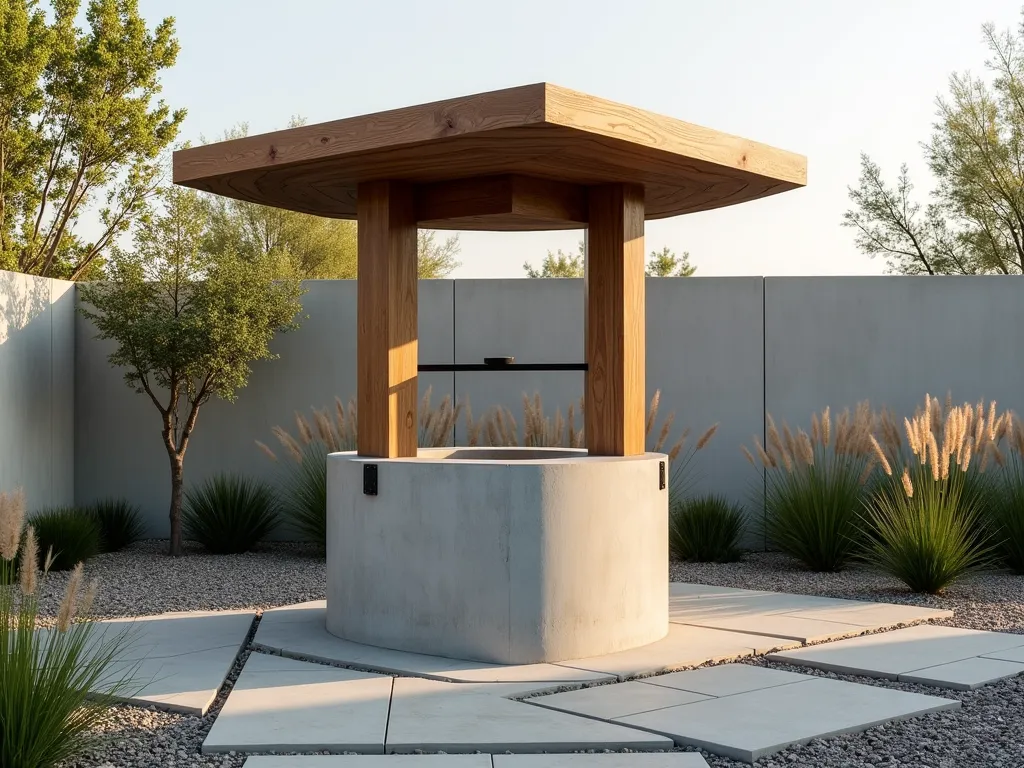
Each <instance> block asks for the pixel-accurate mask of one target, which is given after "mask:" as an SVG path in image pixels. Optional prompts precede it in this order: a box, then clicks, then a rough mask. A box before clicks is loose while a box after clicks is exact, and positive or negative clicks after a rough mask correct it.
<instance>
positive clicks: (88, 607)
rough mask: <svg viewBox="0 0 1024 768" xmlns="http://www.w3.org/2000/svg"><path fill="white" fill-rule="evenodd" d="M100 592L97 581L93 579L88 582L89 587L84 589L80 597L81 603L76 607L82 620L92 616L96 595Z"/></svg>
mask: <svg viewBox="0 0 1024 768" xmlns="http://www.w3.org/2000/svg"><path fill="white" fill-rule="evenodd" d="M99 591H100V582H99V580H98V579H93V580H92V581H90V582H89V586H88V587H86V589H85V594H84V595H83V596H82V601H81V603H79V605H78V615H79V616H80V617H82V618H86V617H88V616H90V615H91V614H92V608H93V606H94V605H95V604H96V595H98V594H99Z"/></svg>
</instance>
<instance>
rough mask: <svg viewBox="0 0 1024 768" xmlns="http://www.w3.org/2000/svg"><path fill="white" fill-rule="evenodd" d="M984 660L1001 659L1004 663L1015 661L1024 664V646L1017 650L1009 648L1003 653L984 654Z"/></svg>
mask: <svg viewBox="0 0 1024 768" xmlns="http://www.w3.org/2000/svg"><path fill="white" fill-rule="evenodd" d="M982 658H985V659H1001V660H1002V661H1015V662H1017V663H1018V664H1024V645H1021V646H1018V647H1017V648H1007V649H1005V650H1002V651H993V652H992V653H983V654H982Z"/></svg>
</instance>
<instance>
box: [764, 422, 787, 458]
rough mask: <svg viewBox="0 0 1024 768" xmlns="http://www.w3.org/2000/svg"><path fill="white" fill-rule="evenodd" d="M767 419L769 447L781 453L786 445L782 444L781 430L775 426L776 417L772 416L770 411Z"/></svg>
mask: <svg viewBox="0 0 1024 768" xmlns="http://www.w3.org/2000/svg"><path fill="white" fill-rule="evenodd" d="M765 421H766V423H767V426H768V428H767V431H766V434H767V435H768V447H770V448H774V449H775V450H776V451H778V452H779V453H780V454H781V453H784V452H785V450H786V447H785V445H783V444H782V438H781V437H779V430H778V428H777V427H776V426H775V419H773V418H772V415H771V414H770V413H766V414H765Z"/></svg>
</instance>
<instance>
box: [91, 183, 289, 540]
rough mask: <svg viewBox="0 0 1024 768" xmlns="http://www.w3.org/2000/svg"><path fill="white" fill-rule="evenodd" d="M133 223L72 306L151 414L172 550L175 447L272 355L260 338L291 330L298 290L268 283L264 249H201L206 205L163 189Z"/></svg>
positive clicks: (181, 454) (177, 521) (177, 474)
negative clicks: (128, 237)
mask: <svg viewBox="0 0 1024 768" xmlns="http://www.w3.org/2000/svg"><path fill="white" fill-rule="evenodd" d="M162 198H163V200H162V202H163V207H162V210H161V211H160V212H158V213H156V214H155V215H153V216H150V217H147V218H146V219H145V220H143V221H142V222H141V223H140V224H139V226H138V227H137V229H136V232H135V248H134V250H133V251H131V252H126V251H122V250H120V249H115V250H114V252H113V256H112V258H111V261H110V264H109V266H108V279H107V280H106V281H103V282H96V283H85V284H82V285H81V286H80V288H81V292H82V298H83V300H84V301H83V306H82V308H81V312H82V314H83V315H85V316H86V317H88V318H89V319H90V320H92V322H93V323H94V324H95V326H96V329H97V331H98V333H97V338H100V339H109V340H112V341H114V342H116V343H117V349H116V350H115V351H114V352H112V353H111V354H110V356H109V358H108V359H109V361H110V364H111V365H114V366H120V367H123V368H124V380H125V382H126V383H127V384H128V386H130V387H132V388H133V389H134V390H135V391H136V392H139V393H140V394H145V395H146V396H148V397H149V399H150V400H151V401H152V403H153V405H154V406H156V409H157V410H158V411H159V412H160V423H161V437H162V440H163V444H164V448H165V449H166V451H167V457H168V460H169V462H170V467H171V506H170V522H171V541H170V554H171V555H180V554H181V500H182V481H183V467H184V460H185V451H186V449H187V448H188V443H189V439H190V438H191V436H192V434H193V431H194V430H195V426H196V419H197V418H198V416H199V409H200V408H201V407H202V406H203V404H204V403H206V402H207V401H208V400H209V399H210V398H211V397H214V396H216V397H219V398H221V399H223V400H228V401H232V400H234V399H235V396H236V394H237V392H238V390H239V389H241V388H242V387H244V386H245V385H246V383H247V382H248V379H249V374H250V372H251V369H250V364H251V363H252V362H253V361H255V360H267V359H272V358H274V357H276V355H274V354H272V353H271V351H270V341H271V339H273V337H274V334H275V333H277V332H279V331H288V330H291V329H294V328H296V327H297V324H296V322H295V319H296V315H297V314H298V313H299V311H300V309H301V305H300V303H299V297H300V295H301V290H300V287H299V284H298V283H297V282H295V281H274V280H272V276H273V273H274V263H273V260H272V259H271V258H270V257H269V256H259V255H257V256H249V257H247V258H242V257H240V256H238V255H237V254H235V253H234V252H231V251H226V252H214V253H211V252H210V251H209V249H208V248H207V247H206V244H208V243H209V238H208V237H207V234H208V224H209V213H210V208H209V203H208V202H207V201H206V200H205V199H204V198H203V197H201V196H200V195H199V194H198V193H196V192H194V191H192V190H185V189H181V188H178V187H171V188H169V189H167V190H165V191H164V192H163V193H162Z"/></svg>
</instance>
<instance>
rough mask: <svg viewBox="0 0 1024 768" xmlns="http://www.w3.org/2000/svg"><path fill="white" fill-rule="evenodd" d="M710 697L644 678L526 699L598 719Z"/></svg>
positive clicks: (538, 704) (635, 713)
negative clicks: (658, 684) (650, 682)
mask: <svg viewBox="0 0 1024 768" xmlns="http://www.w3.org/2000/svg"><path fill="white" fill-rule="evenodd" d="M707 698H709V697H708V696H703V695H701V694H699V693H690V692H689V691H680V690H675V689H672V688H664V687H661V686H657V685H648V684H647V682H646V681H645V680H643V681H639V682H627V683H616V684H615V685H595V686H592V687H590V688H580V689H579V690H576V691H564V692H562V693H554V694H551V695H549V696H537V697H534V698H530V699H527V700H526V701H527V703H529V704H536V705H537V706H538V707H546V708H547V709H557V710H559V711H561V712H569V713H572V714H577V715H585V716H586V717H595V718H597V719H599V720H612V719H614V718H617V717H627V716H628V715H638V714H640V713H641V712H649V711H651V710H652V709H664V708H665V707H674V706H678V705H680V704H692V703H693V702H695V701H703V700H704V699H707Z"/></svg>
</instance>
